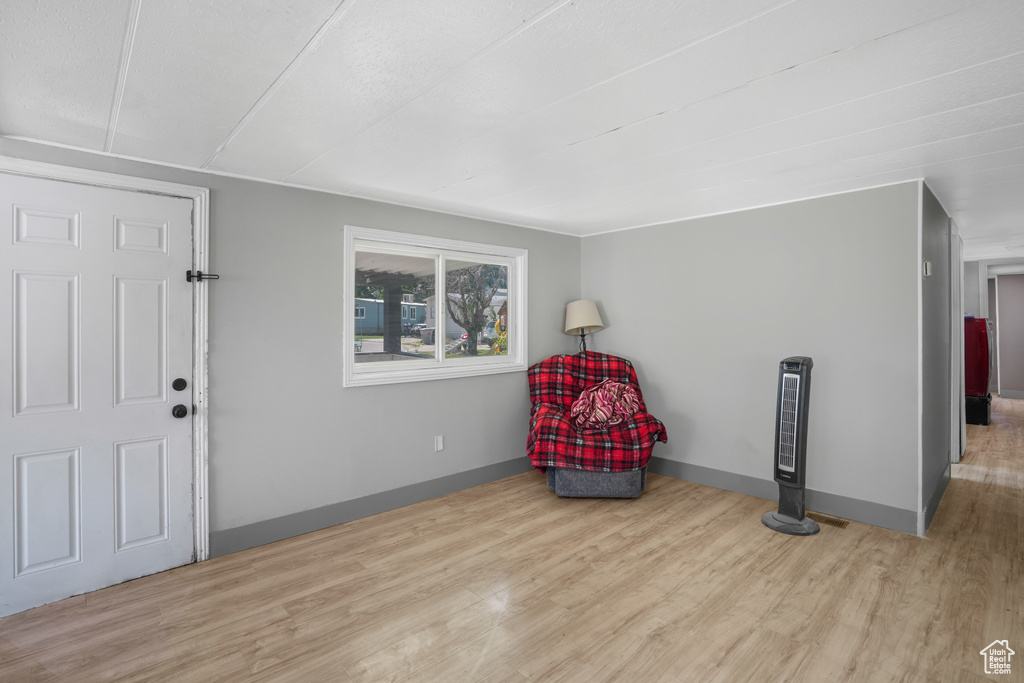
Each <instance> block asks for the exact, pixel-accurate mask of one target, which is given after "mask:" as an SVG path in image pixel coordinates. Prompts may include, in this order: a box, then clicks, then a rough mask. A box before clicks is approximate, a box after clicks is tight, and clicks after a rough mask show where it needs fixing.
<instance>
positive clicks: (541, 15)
mask: <svg viewBox="0 0 1024 683" xmlns="http://www.w3.org/2000/svg"><path fill="white" fill-rule="evenodd" d="M574 1H575V0H557V1H556V2H554V3H552V4H551V5H548V6H547V7H545V8H544V9H543V10H541V11H540V12H538V13H537V14H534V15H533V16H532V17H530V18H529V19H527V20H526V21H524V22H523V23H522V24H520V25H519V26H517V27H516V28H515V30H513V31H509V32H508V33H506V34H505V35H503V36H501V37H500V38H498V39H497V40H495V41H493V42H491V44H490V45H488V46H486V47H485V48H484V49H482V50H479V51H478V52H475V53H473V54H472V55H470V56H469V57H467V58H466V59H464V60H463V61H462V62H460V63H459V65H458V66H456V67H454V68H452V69H450V70H448V71H447V72H445V73H444V74H443V75H442V76H439V77H438V78H436V79H434V80H433V81H432V82H431V83H430V84H429V85H427V86H426V87H425V88H423V89H422V90H420V91H419V92H418V93H416V94H415V95H413V96H412V97H410V98H409V99H408V100H406V101H405V102H402V103H401V104H400V105H398V106H397V107H394V108H392V109H390V110H388V112H387V113H386V114H382V115H381V116H378V117H377V118H375V119H374V120H373V121H371V122H370V123H368V124H366V125H365V126H363V127H362V128H360V129H359V130H358V131H356V132H355V133H353V134H351V135H348V136H346V137H345V138H344V139H342V140H339V141H338V142H336V143H335V144H333V145H331V146H330V147H329V148H328V149H327V150H326V151H325V152H323V153H321V154H318V155H317V156H316V157H314V158H313V159H311V160H309V161H308V162H306V163H305V164H303V165H302V166H300V167H299V168H297V169H295V170H294V171H292V172H291V173H288V174H287V175H286V176H284V178H283V180H287V179H288V178H291V177H293V176H296V175H298V174H299V173H302V172H303V171H305V170H306V169H307V168H309V167H310V166H312V165H313V164H315V163H316V162H318V161H320V160H321V159H323V158H324V157H326V156H327V155H328V154H330V153H331V152H333V151H334V150H336V149H338V148H339V147H341V146H342V144H344V143H345V142H346V141H347V140H349V139H350V138H353V137H357V136H359V135H362V134H363V133H364V132H366V131H367V130H369V129H371V128H373V127H374V126H376V125H377V124H378V123H380V122H381V121H384V120H385V119H387V118H388V117H390V116H392V115H393V114H394V113H395V112H398V111H401V110H402V109H404V108H405V107H406V106H408V105H409V104H411V103H412V102H415V101H416V100H418V99H419V98H420V97H422V96H423V95H425V94H427V93H428V92H430V91H431V90H433V89H434V88H435V87H437V86H438V85H440V84H441V83H443V82H444V81H445V80H447V79H448V77H449V76H451V75H452V74H453V73H455V72H456V71H458V70H460V69H461V68H462V67H464V66H465V65H466V64H469V63H470V62H472V61H473V60H474V59H477V58H479V57H482V56H484V55H486V54H489V53H491V52H493V51H494V50H497V49H498V48H499V47H501V46H502V45H504V44H505V43H507V42H508V41H510V40H512V39H513V38H515V37H516V36H518V35H520V34H521V33H524V32H525V31H526V30H527V29H530V28H532V27H533V26H535V25H537V24H538V23H540V22H541V21H543V20H544V19H547V18H548V17H549V16H551V15H552V14H554V13H555V12H557V11H558V10H560V9H562V7H564V6H565V5H569V4H572V3H573V2H574ZM791 1H795V0H791Z"/></svg>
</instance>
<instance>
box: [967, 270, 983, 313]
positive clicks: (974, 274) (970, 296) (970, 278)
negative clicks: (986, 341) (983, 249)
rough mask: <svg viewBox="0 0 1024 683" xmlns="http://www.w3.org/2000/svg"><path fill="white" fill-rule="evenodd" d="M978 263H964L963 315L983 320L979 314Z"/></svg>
mask: <svg viewBox="0 0 1024 683" xmlns="http://www.w3.org/2000/svg"><path fill="white" fill-rule="evenodd" d="M978 266H979V264H978V262H977V261H964V291H963V295H964V315H973V316H974V317H975V318H983V317H984V316H983V315H982V314H981V292H980V287H979V286H978V283H979V279H978Z"/></svg>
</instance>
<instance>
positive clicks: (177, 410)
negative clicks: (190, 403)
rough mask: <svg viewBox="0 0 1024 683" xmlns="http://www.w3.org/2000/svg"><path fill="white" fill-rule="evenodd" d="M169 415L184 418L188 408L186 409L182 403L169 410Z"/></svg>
mask: <svg viewBox="0 0 1024 683" xmlns="http://www.w3.org/2000/svg"><path fill="white" fill-rule="evenodd" d="M171 415H173V416H174V417H177V418H182V417H185V416H187V415H188V408H186V407H185V405H184V404H183V403H179V404H178V405H176V406H174V407H173V408H171Z"/></svg>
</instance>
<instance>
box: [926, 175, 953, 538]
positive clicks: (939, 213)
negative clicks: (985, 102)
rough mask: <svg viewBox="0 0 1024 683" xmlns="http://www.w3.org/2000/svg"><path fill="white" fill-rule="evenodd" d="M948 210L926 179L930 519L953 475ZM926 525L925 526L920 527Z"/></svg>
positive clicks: (927, 514) (927, 517)
mask: <svg viewBox="0 0 1024 683" xmlns="http://www.w3.org/2000/svg"><path fill="white" fill-rule="evenodd" d="M949 240H950V231H949V216H948V215H947V214H946V212H945V210H944V209H943V208H942V205H941V204H939V201H938V200H937V199H936V198H935V195H934V194H932V192H931V190H930V189H929V188H928V186H927V185H923V184H922V194H921V257H922V259H923V260H924V261H929V262H931V264H932V274H931V275H930V276H929V277H922V278H921V504H922V506H923V507H922V510H923V511H924V512H925V519H924V520H923V521H924V522H927V521H929V520H930V519H931V515H932V514H934V512H935V508H936V507H937V506H938V503H939V499H940V498H941V497H942V492H943V491H945V488H946V483H947V482H948V481H949V472H950V470H949V465H950V458H951V454H950V451H949V447H950V423H951V421H952V419H953V418H952V415H951V414H950V390H951V386H952V385H951V382H952V376H951V362H950V353H951V345H950V338H949V335H950V329H951V323H950V298H951V294H952V292H951V289H952V279H951V276H952V266H951V264H950V252H949V250H950V244H949ZM919 531H920V532H923V531H924V526H922V527H920V529H919Z"/></svg>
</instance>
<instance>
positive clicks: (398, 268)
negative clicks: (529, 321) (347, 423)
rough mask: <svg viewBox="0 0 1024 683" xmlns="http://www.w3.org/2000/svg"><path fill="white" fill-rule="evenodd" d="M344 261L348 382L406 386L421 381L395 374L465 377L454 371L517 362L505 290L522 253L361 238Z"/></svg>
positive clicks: (512, 306) (518, 273) (510, 300)
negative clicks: (372, 378)
mask: <svg viewBox="0 0 1024 683" xmlns="http://www.w3.org/2000/svg"><path fill="white" fill-rule="evenodd" d="M374 234H376V233H374ZM395 234H396V235H397V233H395ZM433 241H435V242H439V243H442V244H443V243H444V241H443V240H433ZM459 245H460V246H465V245H464V244H463V243H459ZM470 246H476V245H470ZM496 249H497V248H496ZM505 251H513V250H508V249H505ZM518 251H521V250H518ZM349 258H350V259H351V260H350V263H351V264H352V275H351V278H352V279H351V280H350V282H351V283H352V287H351V290H350V291H351V296H350V297H349V298H348V299H347V303H346V305H347V306H348V307H349V310H350V311H351V313H350V315H351V317H350V318H349V320H350V322H351V325H352V330H351V337H350V338H351V340H352V341H351V342H350V344H351V350H350V351H349V353H351V354H352V355H351V356H350V358H349V361H348V365H347V367H348V368H349V376H350V378H351V377H356V376H360V375H361V376H362V377H363V378H367V377H369V375H368V374H367V373H371V374H376V375H377V379H378V380H380V381H405V379H419V378H420V377H418V376H416V377H414V376H409V377H404V376H403V377H401V378H400V379H399V376H400V375H402V374H408V373H409V372H415V368H416V367H417V366H421V365H424V366H432V367H433V368H434V369H435V370H438V371H439V372H448V371H450V372H457V373H458V374H464V373H461V372H459V371H458V370H457V368H458V367H459V366H463V365H465V366H466V372H467V373H469V374H475V373H476V372H478V370H473V368H480V370H479V371H483V372H488V371H504V368H500V367H496V366H495V364H498V365H504V366H508V365H509V361H510V360H514V362H515V363H516V364H519V363H521V362H522V353H521V352H520V353H516V352H515V346H516V344H517V343H521V342H517V341H516V340H517V337H516V336H515V334H514V332H515V328H516V314H517V311H518V310H520V309H517V307H516V306H517V305H516V303H515V298H516V297H515V296H510V291H513V292H514V291H515V286H516V278H522V277H523V273H522V265H521V264H522V263H524V262H525V253H523V255H522V256H518V257H517V256H506V255H504V254H501V253H498V254H487V253H478V252H471V251H464V250H456V249H453V248H438V247H432V246H428V245H421V244H415V243H411V244H408V243H402V242H400V241H399V240H398V239H395V240H394V242H390V241H387V240H370V239H365V238H364V239H355V240H351V255H350V257H349ZM520 286H521V285H520ZM521 305H522V304H521V303H520V304H519V306H521ZM510 332H513V334H511V335H510ZM519 339H521V337H520V338H519ZM510 340H512V341H511V342H510ZM510 347H512V354H513V355H514V356H515V358H514V359H512V358H510ZM485 366H491V367H490V368H488V367H485ZM443 368H447V369H448V370H447V371H445V370H443ZM381 373H383V375H389V377H384V378H382V377H383V375H382V374H381ZM444 376H449V375H448V374H446V375H444ZM353 383H362V382H361V381H354V382H353ZM366 383H372V382H369V381H367V382H366Z"/></svg>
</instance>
